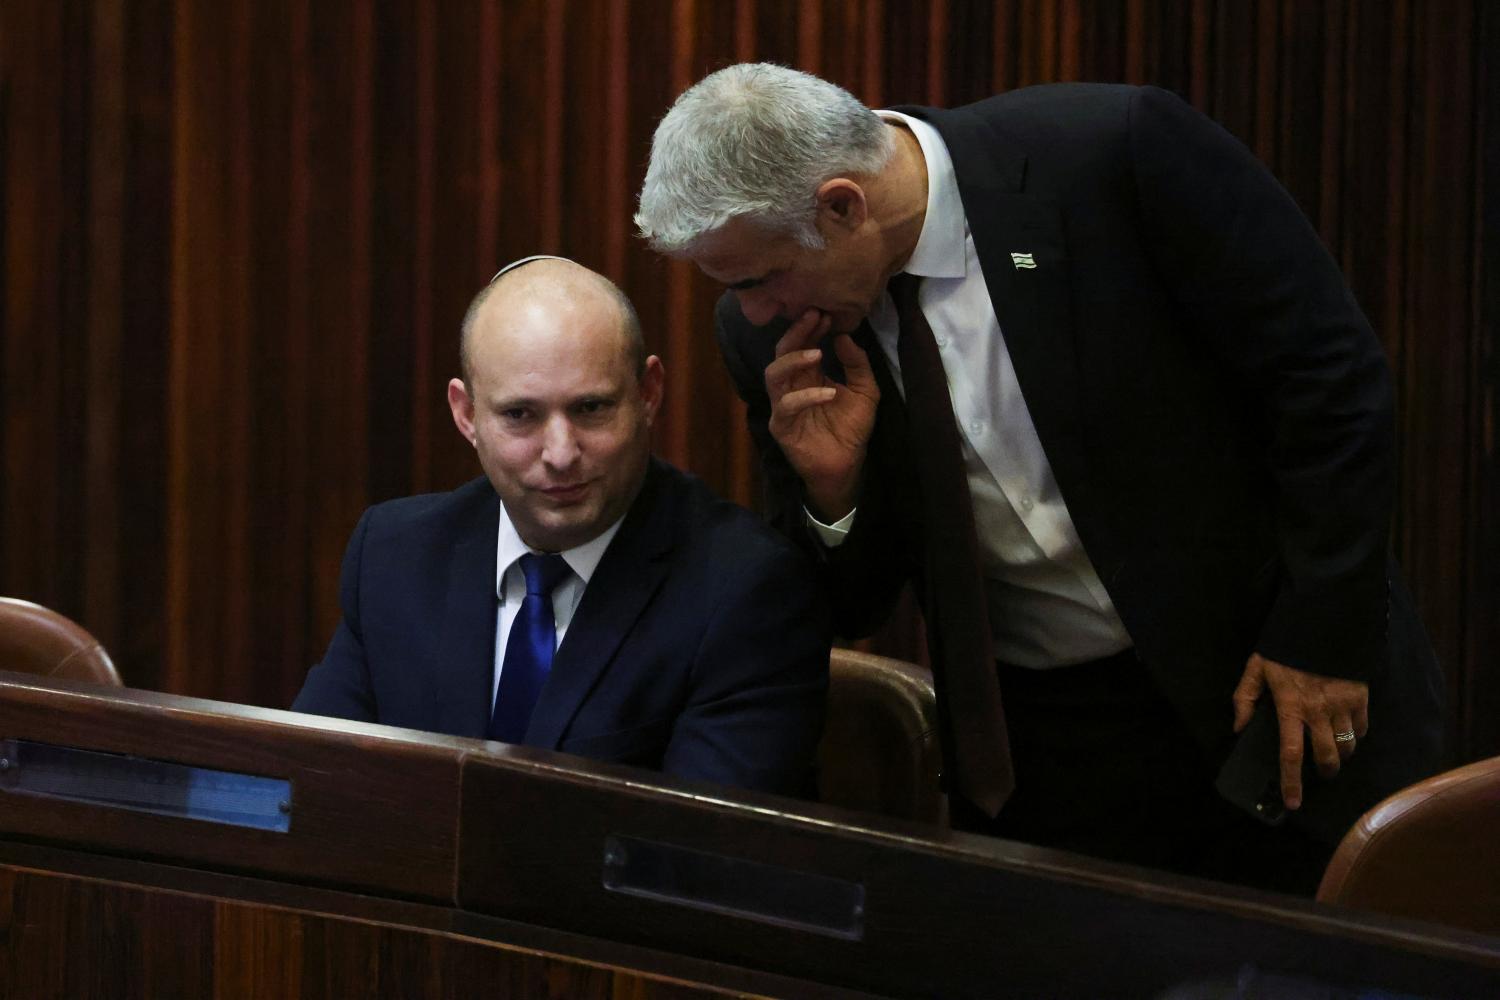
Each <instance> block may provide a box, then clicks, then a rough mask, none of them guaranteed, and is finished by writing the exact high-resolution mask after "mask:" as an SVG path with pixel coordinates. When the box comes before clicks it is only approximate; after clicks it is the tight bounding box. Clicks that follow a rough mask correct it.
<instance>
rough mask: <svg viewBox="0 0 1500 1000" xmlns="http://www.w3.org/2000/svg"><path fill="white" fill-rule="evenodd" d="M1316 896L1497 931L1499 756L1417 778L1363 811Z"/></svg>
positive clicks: (1499, 911)
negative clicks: (1406, 786) (1409, 785)
mask: <svg viewBox="0 0 1500 1000" xmlns="http://www.w3.org/2000/svg"><path fill="white" fill-rule="evenodd" d="M1318 899H1319V900H1320V901H1322V902H1325V903H1340V904H1342V905H1345V906H1354V907H1360V908H1363V909H1369V910H1377V911H1379V912H1381V913H1387V914H1392V915H1396V916H1403V917H1415V918H1417V919H1421V920H1431V921H1434V922H1436V923H1441V924H1448V925H1450V926H1453V927H1462V928H1466V929H1468V930H1474V931H1480V932H1482V933H1486V934H1500V757H1492V758H1490V759H1489V760H1482V761H1479V762H1478V763H1475V764H1469V765H1467V766H1465V767H1460V768H1458V769H1456V770H1453V771H1447V772H1445V773H1443V774H1439V775H1437V776H1435V777H1432V778H1428V779H1427V780H1426V781H1419V782H1417V783H1416V784H1415V785H1412V786H1411V787H1410V788H1405V789H1402V790H1401V791H1399V792H1397V793H1396V794H1395V795H1392V796H1391V797H1390V798H1388V799H1386V800H1385V801H1384V802H1381V803H1380V804H1379V805H1377V806H1376V807H1375V808H1373V809H1371V810H1370V811H1369V812H1367V813H1365V814H1364V816H1362V817H1360V820H1359V822H1358V823H1356V824H1355V825H1354V828H1353V829H1352V830H1350V831H1349V833H1348V834H1346V835H1345V836H1344V839H1343V842H1342V843H1340V844H1339V848H1338V850H1337V851H1336V852H1335V853H1334V855H1333V860H1332V861H1330V862H1329V863H1328V870H1327V872H1326V873H1325V874H1324V875H1323V883H1322V885H1320V886H1319V887H1318Z"/></svg>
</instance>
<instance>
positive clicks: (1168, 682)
mask: <svg viewBox="0 0 1500 1000" xmlns="http://www.w3.org/2000/svg"><path fill="white" fill-rule="evenodd" d="M897 110H900V111H903V112H905V113H907V114H911V115H914V116H916V117H919V118H921V119H923V120H925V121H927V122H929V123H930V124H931V125H933V127H935V128H936V129H937V130H938V132H939V134H940V135H941V136H942V138H943V141H944V143H945V144H946V145H947V147H948V151H949V153H950V154H951V155H952V158H953V164H954V170H955V174H956V177H957V181H958V188H959V194H960V197H961V199H962V202H963V206H964V212H965V214H966V216H967V218H968V222H969V226H970V230H971V232H972V235H973V238H974V244H975V248H976V250H977V252H978V255H979V258H980V264H981V267H982V270H983V273H984V278H985V282H986V284H987V286H988V288H989V292H990V296H991V301H992V303H993V305H994V308H995V314H996V316H997V317H998V318H999V320H1000V328H1001V330H1002V331H1003V332H1004V336H1005V341H1006V346H1007V348H1008V350H1009V352H1010V355H1011V358H1012V361H1013V363H1014V365H1015V371H1016V376H1017V379H1018V380H1019V382H1020V385H1021V390H1022V393H1023V394H1024V396H1025V399H1026V405H1027V408H1028V409H1029V411H1030V413H1031V416H1032V420H1033V422H1034V424H1035V426H1036V430H1037V435H1038V436H1039V438H1040V439H1041V443H1042V447H1043V449H1044V450H1045V452H1046V455H1047V459H1048V462H1049V463H1050V465H1051V467H1052V470H1053V473H1054V475H1055V476H1056V479H1057V484H1058V487H1059V489H1060V491H1061V493H1062V495H1063V498H1064V500H1065V501H1066V503H1067V506H1068V511H1069V514H1070V515H1071V517H1072V519H1073V522H1074V524H1075V526H1076V527H1077V529H1078V534H1079V537H1080V538H1081V539H1082V541H1083V546H1084V549H1085V551H1086V552H1087V553H1088V555H1089V559H1090V560H1091V561H1092V563H1093V565H1094V567H1095V569H1096V570H1097V571H1098V574H1099V578H1100V580H1101V581H1102V582H1103V584H1104V586H1105V588H1106V589H1107V590H1108V591H1109V594H1110V597H1111V599H1112V600H1113V602H1114V605H1115V607H1116V609H1117V610H1118V612H1119V614H1120V617H1121V619H1122V620H1123V621H1124V623H1125V626H1126V628H1127V630H1128V631H1129V633H1130V635H1131V637H1132V639H1133V640H1134V642H1135V644H1136V648H1137V650H1138V651H1139V653H1140V655H1141V658H1142V660H1143V661H1144V663H1145V664H1146V666H1147V668H1148V669H1149V670H1150V671H1151V672H1152V674H1153V677H1154V678H1155V679H1156V681H1157V682H1158V684H1159V686H1160V687H1161V689H1162V691H1163V692H1164V694H1165V695H1166V696H1167V697H1168V698H1169V699H1170V700H1171V701H1172V702H1173V704H1174V705H1175V707H1176V708H1177V709H1178V711H1179V712H1180V714H1181V715H1182V717H1183V719H1184V721H1185V722H1186V723H1187V725H1188V726H1189V727H1190V728H1191V729H1192V730H1193V731H1194V732H1195V734H1196V735H1197V737H1198V738H1199V740H1200V742H1201V743H1202V744H1203V745H1204V747H1205V749H1206V750H1207V751H1208V753H1209V754H1210V756H1211V757H1212V758H1223V757H1224V756H1225V755H1227V754H1228V753H1229V752H1230V750H1231V748H1232V745H1233V742H1234V741H1233V736H1232V733H1231V721H1232V706H1231V703H1230V694H1231V692H1232V690H1233V688H1234V685H1235V683H1236V682H1237V680H1238V679H1239V676H1240V673H1241V671H1242V670H1243V669H1244V665H1245V661H1246V659H1247V657H1248V656H1249V654H1250V653H1251V652H1255V651H1258V652H1260V653H1261V654H1262V655H1263V656H1267V657H1269V658H1271V659H1274V660H1277V661H1278V662H1282V663H1286V664H1288V665H1290V666H1293V667H1297V668H1300V669H1304V670H1308V671H1312V672H1315V673H1319V674H1324V675H1329V676H1335V677H1348V678H1356V679H1361V680H1365V681H1368V682H1369V683H1370V685H1371V698H1372V708H1371V722H1370V727H1371V728H1370V735H1369V737H1368V738H1367V739H1363V740H1361V741H1360V744H1359V752H1358V753H1356V754H1355V756H1354V758H1353V761H1352V762H1351V764H1350V765H1348V766H1346V768H1345V771H1344V773H1343V774H1342V775H1341V776H1340V777H1339V778H1338V779H1337V780H1336V781H1334V782H1330V783H1328V784H1327V785H1326V789H1327V792H1325V791H1324V790H1323V788H1324V786H1319V784H1318V783H1317V782H1316V781H1314V782H1313V787H1311V788H1310V789H1309V790H1308V792H1307V796H1306V803H1307V804H1306V805H1305V806H1304V809H1303V810H1302V819H1306V817H1308V816H1311V815H1313V814H1314V813H1316V812H1318V809H1319V808H1320V807H1319V806H1317V805H1315V800H1323V801H1327V802H1329V803H1330V808H1329V812H1328V813H1327V814H1326V816H1327V819H1326V822H1322V823H1320V824H1319V826H1320V829H1318V830H1317V831H1315V832H1318V833H1321V834H1323V835H1324V836H1334V837H1336V836H1338V835H1339V834H1340V833H1342V830H1343V829H1344V828H1346V827H1347V825H1348V823H1349V822H1351V821H1352V820H1353V819H1354V818H1356V817H1357V816H1358V815H1359V812H1360V811H1362V809H1363V808H1364V807H1366V806H1368V805H1370V804H1373V802H1374V801H1376V800H1377V799H1378V798H1380V797H1381V796H1382V795H1383V794H1385V793H1388V792H1389V791H1392V790H1394V789H1395V788H1396V787H1399V786H1401V785H1403V784H1405V783H1407V782H1409V781H1411V780H1415V779H1416V778H1419V777H1421V776H1423V775H1424V774H1426V773H1429V772H1430V771H1431V769H1432V768H1434V767H1435V766H1436V764H1437V762H1438V746H1439V737H1440V731H1441V725H1440V722H1441V719H1440V711H1439V700H1438V692H1439V690H1440V687H1441V682H1440V677H1439V673H1438V668H1437V663H1436V659H1435V657H1434V656H1433V653H1432V649H1431V646H1430V644H1429V643H1428V641H1427V638H1426V635H1425V633H1424V632H1423V630H1422V627H1421V624H1420V622H1419V621H1418V620H1417V617H1416V613H1415V611H1414V609H1413V607H1412V603H1411V600H1410V598H1409V596H1408V595H1407V594H1406V591H1405V588H1404V586H1403V584H1402V582H1401V579H1400V576H1399V573H1398V572H1397V570H1396V567H1395V564H1394V561H1393V560H1392V559H1391V558H1390V556H1389V551H1388V535H1389V531H1390V520H1391V506H1392V503H1393V501H1394V481H1395V471H1394V470H1395V463H1394V444H1393V431H1394V421H1393V417H1392V393H1391V387H1390V378H1389V374H1388V371H1387V368H1386V364H1385V358H1384V355H1383V353H1382V351H1381V347H1380V343H1379V341H1378V340H1377V339H1376V337H1375V335H1374V333H1373V332H1372V330H1371V328H1370V325H1369V322H1368V320H1366V319H1365V317H1364V316H1363V314H1362V313H1361V312H1360V310H1359V308H1358V306H1357V305H1356V304H1355V303H1354V300H1353V297H1352V295H1351V294H1350V292H1349V290H1348V288H1347V287H1346V285H1345V283H1344V281H1343V277H1342V275H1341V274H1340V272H1339V269H1338V265H1337V264H1336V262H1335V261H1334V260H1333V259H1332V257H1330V256H1329V254H1328V253H1327V251H1325V250H1324V249H1323V247H1322V245H1321V243H1320V242H1319V240H1318V237H1317V234H1316V233H1315V232H1314V231H1313V229H1312V227H1311V226H1310V225H1309V224H1308V222H1307V219H1306V218H1305V217H1304V216H1303V214H1302V212H1301V211H1300V210H1299V209H1298V208H1297V205H1296V204H1295V202H1293V200H1292V199H1291V197H1290V196H1288V195H1287V193H1286V191H1285V190H1283V189H1282V188H1281V186H1280V185H1279V184H1278V183H1277V182H1276V180H1275V179H1274V178H1273V177H1272V176H1271V174H1270V173H1269V172H1268V171H1267V170H1266V169H1265V168H1264V167H1263V166H1262V165H1261V164H1260V163H1259V162H1258V161H1257V160H1256V159H1255V157H1254V156H1253V155H1252V154H1251V153H1250V151H1249V150H1247V149H1246V148H1245V147H1244V146H1243V145H1242V144H1240V143H1239V142H1238V141H1236V140H1235V139H1234V138H1233V137H1231V136H1230V135H1229V134H1228V133H1227V132H1225V131H1224V130H1223V129H1222V128H1220V127H1219V126H1218V125H1216V124H1214V123H1213V122H1212V121H1210V120H1209V119H1207V118H1205V117H1203V116H1202V115H1200V114H1198V113H1197V112H1195V111H1193V110H1192V109H1191V108H1189V107H1188V106H1187V105H1186V104H1184V103H1183V102H1182V101H1180V100H1179V99H1177V98H1176V97H1174V96H1172V95H1170V94H1168V93H1166V92H1164V91H1161V90H1157V89H1155V88H1150V87H1145V88H1137V87H1127V86H1110V85H1089V84H1061V85H1052V86H1042V87H1030V88H1026V89H1023V90H1018V91H1013V92H1010V93H1007V94H1003V95H1000V96H998V97H993V98H989V99H987V100H984V101H981V102H979V103H977V104H973V105H969V106H966V107H961V108H956V109H952V110H943V109H937V108H899V109H897ZM1013 253H1017V254H1030V255H1031V257H1032V259H1033V260H1034V262H1035V265H1036V266H1035V267H1034V268H1019V267H1017V266H1015V264H1014V262H1013V260H1012V257H1011V254H1013ZM717 319H718V326H719V340H720V347H721V350H722V351H723V353H724V356H725V358H726V361H727V364H728V367H729V370H730V374H731V376H732V377H733V378H734V381H735V383H736V385H737V386H738V388H739V391H740V394H741V395H742V396H743V397H744V398H745V400H746V402H747V404H748V414H749V422H750V427H751V431H752V433H753V434H754V435H755V437H756V439H757V442H758V444H759V447H760V451H761V454H762V457H763V459H764V463H765V476H764V481H765V483H766V486H767V490H768V497H767V504H768V509H769V511H770V514H771V517H772V519H773V521H775V522H776V523H778V524H779V525H780V526H781V527H782V529H783V530H784V531H786V532H787V533H788V534H789V535H791V536H792V537H794V538H803V539H805V538H807V535H808V533H807V531H806V528H805V524H804V521H803V516H802V493H801V483H800V481H799V480H798V478H797V477H796V474H795V473H794V472H792V470H791V468H790V466H789V465H788V464H787V463H786V461H785V459H784V457H783V456H782V455H781V453H780V451H779V450H778V449H777V447H776V444H775V441H774V440H773V439H772V438H771V437H770V434H769V431H768V430H767V427H766V422H767V419H768V417H769V412H770V410H769V402H768V400H767V399H766V393H765V387H764V384H763V376H762V371H763V370H764V368H765V365H766V364H767V363H768V362H769V361H770V360H771V356H772V352H773V347H774V344H775V342H776V340H777V337H778V332H779V329H780V328H781V326H782V324H778V327H777V329H774V330H766V329H757V328H755V327H752V326H751V325H750V324H749V323H748V322H746V320H745V319H744V317H743V315H742V314H741V313H740V311H739V307H738V303H737V302H736V301H735V299H734V297H733V296H732V295H726V296H725V297H724V298H723V299H722V300H721V302H720V304H719V308H718V313H717ZM855 339H856V341H857V342H859V343H861V345H862V346H863V347H864V348H865V350H866V353H867V354H869V355H870V357H871V360H872V363H873V365H874V368H875V371H876V375H877V377H878V379H879V380H880V382H881V389H882V394H881V400H880V405H879V409H878V412H877V417H876V426H875V432H874V437H873V438H872V440H871V442H870V445H869V449H868V452H867V457H866V460H865V467H864V477H863V488H862V493H861V496H860V501H859V513H858V516H857V517H856V518H855V522H854V526H853V530H852V531H851V532H850V535H849V537H848V539H847V540H846V542H845V543H844V544H843V545H842V546H840V547H838V548H836V549H832V550H828V551H826V552H823V553H822V559H823V561H824V565H825V570H826V572H827V574H828V577H829V579H828V589H829V592H830V594H831V596H832V600H833V602H834V615H835V623H836V625H837V626H838V628H839V630H840V631H841V632H842V633H844V634H849V635H862V634H866V633H868V632H869V631H870V630H871V629H873V628H874V627H876V626H877V625H878V624H879V623H880V622H881V621H883V620H884V619H885V617H886V616H887V615H888V614H889V611H890V609H891V607H892V605H893V603H894V601H895V599H896V597H897V595H898V593H899V591H900V588H901V587H902V585H903V584H905V583H906V582H907V581H911V582H912V583H913V584H914V585H915V589H916V593H917V595H918V598H919V600H925V588H924V586H923V580H922V575H923V569H922V567H923V557H922V555H923V553H922V542H921V539H922V530H921V525H922V519H923V516H924V514H923V511H922V509H921V507H922V505H921V502H920V498H919V494H918V491H917V489H916V486H915V484H914V483H913V482H912V477H911V475H910V471H909V470H910V464H909V460H908V457H907V447H908V446H907V444H906V428H905V420H906V417H905V408H904V405H903V403H902V401H901V397H900V395H899V394H898V393H897V391H896V389H895V387H894V385H893V383H892V382H891V379H890V375H889V372H888V371H887V370H886V366H885V364H884V355H883V353H882V352H881V350H880V348H879V346H878V345H877V344H876V343H875V341H874V339H873V337H872V336H871V335H870V334H869V331H868V328H865V329H864V330H863V331H861V334H860V335H857V336H856V338H855ZM826 353H827V354H828V355H829V356H830V357H829V361H828V362H827V370H828V373H829V375H830V376H831V377H833V378H836V379H841V378H842V373H841V372H840V371H839V369H838V366H837V363H836V361H834V360H833V359H832V358H831V355H832V352H831V351H829V352H826ZM938 690H939V695H940V708H941V696H942V691H943V687H942V679H941V677H939V678H938ZM1002 696H1003V692H1002ZM1272 755H1273V757H1272V759H1269V760H1267V761H1265V762H1264V766H1265V769H1266V771H1267V773H1268V775H1269V776H1270V777H1272V778H1274V775H1275V768H1276V761H1275V759H1274V741H1273V749H1272ZM1335 800H1336V801H1335Z"/></svg>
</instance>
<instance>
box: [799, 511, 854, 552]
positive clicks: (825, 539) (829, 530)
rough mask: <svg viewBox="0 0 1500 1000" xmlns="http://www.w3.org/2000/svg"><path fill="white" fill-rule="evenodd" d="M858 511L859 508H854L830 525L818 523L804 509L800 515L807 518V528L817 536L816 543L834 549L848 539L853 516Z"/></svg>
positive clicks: (809, 512)
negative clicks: (818, 542)
mask: <svg viewBox="0 0 1500 1000" xmlns="http://www.w3.org/2000/svg"><path fill="white" fill-rule="evenodd" d="M858 510H859V508H857V507H856V508H855V509H854V510H851V511H850V512H849V513H847V514H845V515H844V516H843V517H841V518H839V519H838V520H837V521H834V522H833V523H832V524H824V523H823V522H822V521H819V520H818V519H817V518H816V517H813V513H812V511H810V510H808V509H807V508H806V507H803V508H802V513H803V515H804V516H806V518H807V525H808V527H810V528H812V530H813V533H814V534H815V535H817V536H818V541H820V542H822V543H823V545H824V547H825V548H830V549H836V548H838V547H839V546H840V545H843V544H844V539H845V538H848V537H849V529H850V528H852V527H854V515H855V513H857V512H858Z"/></svg>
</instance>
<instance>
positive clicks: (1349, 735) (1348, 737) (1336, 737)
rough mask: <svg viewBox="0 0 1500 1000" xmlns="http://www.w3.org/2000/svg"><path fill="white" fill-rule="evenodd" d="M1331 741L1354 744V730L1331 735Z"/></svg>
mask: <svg viewBox="0 0 1500 1000" xmlns="http://www.w3.org/2000/svg"><path fill="white" fill-rule="evenodd" d="M1333 741H1334V742H1335V743H1353V742H1354V730H1352V729H1346V730H1344V731H1343V732H1342V733H1334V734H1333Z"/></svg>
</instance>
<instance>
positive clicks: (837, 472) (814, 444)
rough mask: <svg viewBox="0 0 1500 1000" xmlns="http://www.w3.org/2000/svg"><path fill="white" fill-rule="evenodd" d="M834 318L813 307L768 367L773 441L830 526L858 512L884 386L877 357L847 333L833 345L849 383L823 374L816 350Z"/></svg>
mask: <svg viewBox="0 0 1500 1000" xmlns="http://www.w3.org/2000/svg"><path fill="white" fill-rule="evenodd" d="M830 322H831V321H830V320H829V317H828V316H827V315H826V314H824V313H821V312H819V311H817V310H816V309H809V310H807V312H805V313H803V314H802V315H801V316H800V317H798V319H797V320H796V322H794V323H793V324H792V325H791V326H790V327H788V328H787V331H786V333H785V334H784V335H783V336H782V338H781V340H779V341H777V343H776V358H775V360H773V361H772V362H771V363H770V365H768V366H767V367H766V393H767V394H768V395H769V397H770V400H771V422H770V430H771V436H772V437H773V438H775V439H776V443H777V444H778V445H780V446H781V451H782V453H783V454H785V455H786V459H787V461H788V462H789V463H790V464H791V466H792V468H793V469H794V470H796V472H797V475H799V476H800V477H801V478H802V482H803V485H804V486H805V487H806V489H807V504H808V507H809V508H810V509H811V510H812V511H813V512H814V513H815V514H816V515H817V516H818V517H819V518H820V519H823V520H826V521H830V522H832V521H836V520H838V519H839V518H841V517H843V516H844V515H845V514H847V513H849V511H851V510H853V509H854V506H855V500H856V498H857V496H858V492H859V474H860V469H861V468H862V466H863V465H864V460H865V448H866V446H867V445H868V444H869V442H870V434H871V432H872V431H873V430H874V427H875V407H876V405H877V404H878V403H879V402H880V387H879V386H878V385H877V384H876V383H875V373H874V371H873V370H871V368H870V359H869V358H868V357H867V356H866V355H865V352H864V351H862V350H860V348H859V347H858V346H857V345H856V344H855V343H854V340H853V339H852V338H851V337H850V336H849V335H848V334H843V333H841V334H839V335H838V336H837V337H836V338H835V339H834V342H833V350H834V353H835V354H836V355H837V356H838V359H839V362H840V363H841V364H842V365H843V366H844V377H845V382H844V384H840V383H838V382H835V381H833V380H832V379H830V378H828V377H827V376H826V375H824V374H823V370H822V368H821V364H822V360H823V351H822V349H820V348H819V347H818V346H817V344H818V342H819V341H820V340H821V339H822V338H823V337H824V336H825V335H826V334H827V333H828V329H829V326H830Z"/></svg>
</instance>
